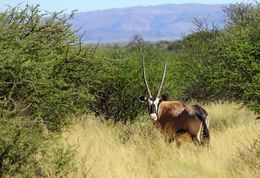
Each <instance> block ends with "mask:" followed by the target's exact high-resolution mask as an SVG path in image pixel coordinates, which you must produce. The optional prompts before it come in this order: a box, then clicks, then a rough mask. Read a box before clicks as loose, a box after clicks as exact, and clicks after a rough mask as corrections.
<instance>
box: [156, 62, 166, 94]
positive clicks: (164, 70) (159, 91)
mask: <svg viewBox="0 0 260 178" xmlns="http://www.w3.org/2000/svg"><path fill="white" fill-rule="evenodd" d="M166 68H167V61H166V62H165V64H164V69H163V75H162V80H161V83H160V87H159V90H158V93H157V96H156V98H159V97H160V94H161V90H162V86H163V82H164V79H165V74H166Z"/></svg>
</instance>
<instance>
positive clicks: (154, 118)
mask: <svg viewBox="0 0 260 178" xmlns="http://www.w3.org/2000/svg"><path fill="white" fill-rule="evenodd" d="M150 118H151V119H153V120H154V121H156V120H157V115H156V114H155V113H152V114H150Z"/></svg>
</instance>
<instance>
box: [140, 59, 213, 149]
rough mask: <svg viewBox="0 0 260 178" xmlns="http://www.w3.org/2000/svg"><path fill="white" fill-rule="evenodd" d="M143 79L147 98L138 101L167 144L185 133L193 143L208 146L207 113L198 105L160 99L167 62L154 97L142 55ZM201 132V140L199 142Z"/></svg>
mask: <svg viewBox="0 0 260 178" xmlns="http://www.w3.org/2000/svg"><path fill="white" fill-rule="evenodd" d="M142 67H143V77H144V84H145V87H146V91H147V94H148V98H146V97H144V96H140V97H139V100H140V101H141V102H143V103H146V104H147V107H148V112H149V116H150V118H151V120H152V122H153V124H154V126H155V127H157V128H159V129H160V130H161V132H162V133H163V134H164V135H165V136H166V138H167V140H168V141H169V142H172V141H173V140H174V139H175V138H178V136H179V135H181V134H184V133H187V134H189V136H190V137H191V138H192V140H193V141H194V142H195V143H199V144H203V145H204V144H208V143H209V140H210V135H209V129H208V125H209V119H208V113H207V112H206V111H205V110H204V109H203V108H202V107H201V106H199V105H191V106H186V105H185V104H183V103H182V102H180V101H167V100H168V98H167V96H166V95H163V96H162V97H160V93H161V90H162V87H163V83H164V79H165V74H166V68H167V62H165V65H164V71H163V75H162V80H161V83H160V86H159V89H158V92H157V95H156V97H153V96H152V94H151V91H150V89H149V86H148V82H147V79H146V74H145V64H144V54H143V57H142ZM201 131H202V132H203V133H202V140H201Z"/></svg>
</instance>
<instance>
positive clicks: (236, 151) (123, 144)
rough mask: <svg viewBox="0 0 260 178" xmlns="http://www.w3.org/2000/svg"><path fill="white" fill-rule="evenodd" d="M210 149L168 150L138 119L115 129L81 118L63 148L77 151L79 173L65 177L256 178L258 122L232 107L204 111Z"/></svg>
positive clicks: (217, 106) (186, 146) (259, 170)
mask: <svg viewBox="0 0 260 178" xmlns="http://www.w3.org/2000/svg"><path fill="white" fill-rule="evenodd" d="M205 108H206V109H207V110H208V112H209V114H210V119H211V121H210V125H211V126H212V127H210V131H211V144H210V146H209V147H202V146H195V145H194V144H193V143H189V142H187V143H183V144H182V145H181V147H180V148H177V146H176V144H175V143H172V144H168V143H166V142H165V141H164V139H163V137H162V136H161V134H160V133H159V132H158V131H157V130H156V129H154V128H153V127H152V124H151V123H150V121H149V119H148V118H146V117H140V118H139V119H138V121H137V122H135V123H134V124H126V125H123V124H116V125H115V124H113V123H109V122H107V121H100V120H99V119H96V118H94V117H93V116H82V118H80V119H79V120H78V124H76V125H75V126H74V127H73V128H72V129H70V130H69V131H66V132H64V142H65V143H66V144H67V145H76V146H77V149H76V150H77V158H76V165H75V166H76V167H77V169H76V170H75V171H73V172H71V173H70V175H69V177H98V178H104V177H112V178H116V177H120V178H124V177H131V178H132V177H137V178H142V177H144V178H148V177H149V178H150V177H176V178H182V177H185V178H189V177H192V178H197V177H207V178H208V177H212V178H214V177H221V178H222V177H241V178H249V177H259V175H260V160H259V156H260V150H259V149H260V121H259V120H258V121H257V120H255V118H256V115H254V114H253V113H252V112H250V111H248V110H247V109H245V108H241V107H240V106H239V105H238V104H234V103H223V104H220V103H215V104H209V105H206V106H205Z"/></svg>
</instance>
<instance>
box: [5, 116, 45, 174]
mask: <svg viewBox="0 0 260 178" xmlns="http://www.w3.org/2000/svg"><path fill="white" fill-rule="evenodd" d="M41 129H42V128H41V127H40V124H39V123H37V122H32V121H30V120H23V119H20V118H16V119H4V118H3V119H0V130H1V132H0V177H2V176H3V175H9V176H14V175H19V174H22V173H23V172H24V171H25V172H26V170H27V169H28V168H29V167H30V168H31V167H33V163H34V157H33V156H34V155H35V154H36V153H37V148H38V147H40V145H41V144H42V141H43V137H44V135H42V134H41V133H42V130H41Z"/></svg>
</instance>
